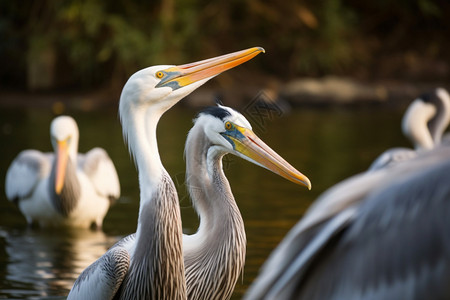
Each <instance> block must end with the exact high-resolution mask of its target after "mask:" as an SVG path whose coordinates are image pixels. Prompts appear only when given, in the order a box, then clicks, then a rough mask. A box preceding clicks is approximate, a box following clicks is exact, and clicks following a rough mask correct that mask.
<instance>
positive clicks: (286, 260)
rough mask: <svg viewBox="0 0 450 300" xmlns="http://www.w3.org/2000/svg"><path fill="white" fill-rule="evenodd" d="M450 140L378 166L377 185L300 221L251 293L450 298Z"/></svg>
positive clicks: (283, 296) (302, 296)
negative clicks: (307, 222) (317, 220)
mask: <svg viewBox="0 0 450 300" xmlns="http://www.w3.org/2000/svg"><path fill="white" fill-rule="evenodd" d="M449 172H450V148H449V147H437V148H435V149H432V150H430V151H426V152H423V153H419V154H418V155H417V157H415V158H413V159H411V160H408V161H402V162H399V163H398V164H395V165H394V166H392V167H391V168H385V169H380V170H378V171H376V172H374V174H378V175H379V176H380V178H381V177H385V179H384V180H380V178H378V179H377V183H378V184H379V186H377V188H376V189H373V190H372V192H370V193H367V194H366V195H365V196H364V198H363V199H362V200H360V205H358V206H348V207H346V208H344V209H343V210H342V211H340V212H339V213H337V214H335V215H334V216H332V217H330V218H329V220H327V221H326V222H324V223H322V224H316V225H315V227H311V230H310V231H309V232H308V234H309V240H308V241H306V245H305V240H304V239H303V238H304V235H305V232H304V231H302V230H301V229H302V228H301V226H299V225H300V223H298V224H297V225H296V226H295V227H294V228H293V229H292V230H291V231H290V232H289V234H288V235H287V236H286V237H285V239H284V240H283V241H282V242H281V243H280V245H279V246H278V247H277V248H276V249H275V251H274V252H273V253H272V254H271V256H270V258H269V260H268V261H267V262H266V263H265V265H264V267H263V269H262V270H261V273H260V274H259V276H258V278H257V279H256V280H255V282H254V283H253V284H252V286H251V287H250V289H249V290H248V292H247V295H246V297H245V299H308V300H314V299H448V298H449V297H450V290H449V289H448V279H449V278H450V243H449V239H448V228H449V226H450V224H449V218H448V214H449V213H450V202H449V201H448V200H449V199H450V181H449V178H450V177H449V176H448V174H449Z"/></svg>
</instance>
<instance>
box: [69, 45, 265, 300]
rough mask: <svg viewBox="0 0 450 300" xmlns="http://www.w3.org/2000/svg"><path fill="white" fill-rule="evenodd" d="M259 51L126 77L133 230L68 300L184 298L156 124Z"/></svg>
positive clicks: (177, 225) (174, 212)
mask: <svg viewBox="0 0 450 300" xmlns="http://www.w3.org/2000/svg"><path fill="white" fill-rule="evenodd" d="M263 51H264V49H262V48H259V47H255V48H250V49H247V50H242V51H239V52H235V53H231V54H227V55H223V56H219V57H216V58H211V59H207V60H203V61H199V62H195V63H191V64H186V65H180V66H171V65H160V66H153V67H149V68H146V69H143V70H141V71H138V72H137V73H135V74H133V75H132V76H131V77H130V78H129V80H128V81H127V83H126V84H125V86H124V88H123V90H122V94H121V97H120V104H119V114H120V119H121V122H122V127H123V134H124V137H125V139H126V141H127V143H128V147H129V150H130V153H131V154H132V156H133V157H134V160H135V163H136V165H137V169H138V174H139V186H140V192H141V193H140V207H139V217H138V224H137V231H136V233H135V234H134V235H130V236H127V237H125V238H123V239H122V240H120V241H119V242H118V243H116V244H115V245H114V246H113V247H111V248H110V249H109V250H108V251H107V252H106V253H105V254H104V255H103V256H102V257H100V258H99V259H98V260H97V261H96V262H94V263H93V264H92V265H91V266H89V267H88V268H87V269H85V270H84V271H83V272H82V273H81V275H80V276H79V277H78V279H77V280H76V281H75V284H74V286H73V287H72V290H71V291H70V293H69V296H68V299H112V298H114V299H186V281H185V270H184V261H183V249H182V229H181V216H180V208H179V204H178V197H177V193H176V190H175V186H174V184H173V182H172V180H171V178H170V177H169V175H168V174H167V172H166V170H165V169H164V167H163V165H162V163H161V159H160V156H159V153H158V146H157V140H156V126H157V124H158V121H159V119H160V117H161V116H162V115H163V114H164V112H166V111H167V110H168V109H170V108H171V107H172V106H173V105H175V104H176V103H177V102H178V101H180V100H181V99H182V98H183V97H185V96H187V95H188V94H190V93H191V92H192V91H194V90H195V89H197V88H198V87H199V86H201V85H202V84H204V83H205V82H206V81H208V80H209V79H211V78H213V77H214V76H216V75H218V74H219V73H221V72H223V71H226V70H228V69H231V68H233V67H235V66H237V65H239V64H242V63H244V62H246V61H248V60H250V59H251V58H253V57H254V56H256V55H258V54H259V53H261V52H263Z"/></svg>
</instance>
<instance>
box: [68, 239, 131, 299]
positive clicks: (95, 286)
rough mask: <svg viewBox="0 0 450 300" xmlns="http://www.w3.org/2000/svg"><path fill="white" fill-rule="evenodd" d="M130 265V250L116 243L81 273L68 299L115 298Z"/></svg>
mask: <svg viewBox="0 0 450 300" xmlns="http://www.w3.org/2000/svg"><path fill="white" fill-rule="evenodd" d="M129 266H130V255H129V252H128V251H127V250H126V249H125V248H124V247H122V246H119V245H117V244H116V245H115V246H113V247H112V248H111V249H109V250H108V251H107V252H106V253H105V254H104V255H103V256H101V257H100V258H99V259H98V260H97V261H96V262H94V263H93V264H92V265H90V266H89V267H88V268H86V269H85V270H84V271H83V273H81V275H80V276H79V277H78V279H77V280H76V281H75V284H74V286H73V287H72V290H71V291H70V294H69V296H68V298H67V299H68V300H69V299H92V300H94V299H113V298H114V296H115V295H116V293H117V291H118V290H119V288H120V285H121V284H122V282H123V279H124V278H125V275H126V274H127V272H128V268H129Z"/></svg>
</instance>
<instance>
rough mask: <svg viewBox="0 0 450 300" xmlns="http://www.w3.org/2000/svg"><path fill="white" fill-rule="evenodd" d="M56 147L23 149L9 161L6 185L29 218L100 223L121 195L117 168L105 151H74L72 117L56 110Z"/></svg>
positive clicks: (48, 223)
mask: <svg viewBox="0 0 450 300" xmlns="http://www.w3.org/2000/svg"><path fill="white" fill-rule="evenodd" d="M50 137H51V142H52V146H53V149H54V153H43V152H40V151H37V150H24V151H22V152H21V153H19V155H18V156H17V158H16V159H15V160H14V161H13V162H12V163H11V166H10V167H9V169H8V172H7V174H6V183H5V190H6V196H7V198H8V199H9V200H10V201H13V202H14V203H16V204H17V206H18V208H19V209H20V211H21V212H22V214H23V215H24V216H25V218H26V220H27V222H28V224H30V225H31V224H35V223H36V224H38V225H40V226H42V227H60V226H65V227H82V228H89V227H90V226H95V227H96V228H101V227H102V224H103V218H104V217H105V215H106V213H107V212H108V209H109V207H110V204H111V202H112V201H114V200H115V199H117V198H119V195H120V184H119V179H118V176H117V172H116V169H115V167H114V164H113V162H112V161H111V159H110V157H109V156H108V154H107V153H106V151H105V150H104V149H102V148H94V149H92V150H90V151H89V152H87V153H86V154H81V153H78V139H79V132H78V126H77V123H76V122H75V120H74V119H73V118H72V117H69V116H59V117H57V118H55V119H54V120H53V121H52V123H51V125H50Z"/></svg>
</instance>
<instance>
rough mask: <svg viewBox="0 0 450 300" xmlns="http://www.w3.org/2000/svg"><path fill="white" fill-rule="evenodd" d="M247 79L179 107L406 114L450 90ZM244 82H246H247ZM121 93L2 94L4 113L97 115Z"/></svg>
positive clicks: (208, 89)
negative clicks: (418, 102) (422, 99)
mask: <svg viewBox="0 0 450 300" xmlns="http://www.w3.org/2000/svg"><path fill="white" fill-rule="evenodd" d="M242 80H245V79H243V78H237V79H236V78H225V80H222V81H220V80H219V81H218V82H213V83H207V84H205V86H204V87H202V88H201V89H199V90H197V91H195V92H194V93H192V94H191V95H189V96H188V97H187V99H186V100H185V101H182V102H181V104H180V105H182V106H185V107H191V108H199V107H204V106H208V105H214V104H215V103H216V101H220V102H223V103H224V104H226V105H230V106H233V107H236V108H238V109H239V108H242V107H244V106H245V105H247V103H248V102H249V101H255V100H257V101H262V102H266V103H267V104H276V103H278V104H282V105H283V106H284V107H288V108H297V107H335V106H338V107H364V106H374V105H376V106H382V107H386V108H393V109H402V108H404V107H406V105H408V104H409V103H410V102H411V101H412V100H413V99H415V98H416V97H418V96H420V95H421V94H422V93H424V92H427V91H429V90H431V89H434V88H437V87H444V88H447V89H449V88H450V86H449V85H445V84H442V83H441V82H435V83H433V82H426V83H425V82H421V83H413V82H410V81H399V80H383V81H382V80H380V81H372V82H364V81H360V80H356V79H352V78H348V77H337V76H326V77H322V78H308V77H301V78H296V79H293V80H290V81H286V82H281V81H279V80H274V79H273V78H259V79H258V80H256V81H255V80H254V81H253V82H251V83H246V84H244V85H243V84H242ZM244 82H245V81H244ZM119 98H120V90H118V89H117V88H97V89H93V90H89V91H74V90H71V91H36V92H31V91H20V90H14V89H11V90H0V108H2V109H20V108H30V109H52V110H53V112H54V113H56V114H59V113H62V112H63V111H66V110H70V111H95V110H101V109H111V110H115V109H117V108H118V103H119Z"/></svg>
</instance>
